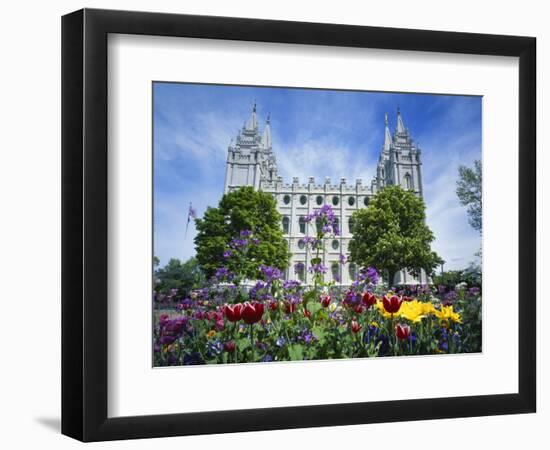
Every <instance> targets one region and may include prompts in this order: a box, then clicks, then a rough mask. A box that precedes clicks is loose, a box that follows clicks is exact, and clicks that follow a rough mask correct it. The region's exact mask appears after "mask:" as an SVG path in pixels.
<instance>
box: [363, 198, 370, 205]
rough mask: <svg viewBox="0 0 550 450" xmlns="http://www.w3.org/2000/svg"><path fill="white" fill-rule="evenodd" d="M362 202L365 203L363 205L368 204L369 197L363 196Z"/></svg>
mask: <svg viewBox="0 0 550 450" xmlns="http://www.w3.org/2000/svg"><path fill="white" fill-rule="evenodd" d="M363 203H365V206H369V198H368V197H365V199H364V200H363Z"/></svg>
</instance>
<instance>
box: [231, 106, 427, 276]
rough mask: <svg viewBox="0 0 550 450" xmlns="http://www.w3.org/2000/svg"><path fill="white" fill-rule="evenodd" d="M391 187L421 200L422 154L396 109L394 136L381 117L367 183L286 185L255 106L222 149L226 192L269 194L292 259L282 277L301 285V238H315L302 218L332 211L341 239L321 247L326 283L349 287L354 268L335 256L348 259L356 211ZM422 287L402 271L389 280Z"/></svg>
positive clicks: (304, 269)
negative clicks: (381, 136)
mask: <svg viewBox="0 0 550 450" xmlns="http://www.w3.org/2000/svg"><path fill="white" fill-rule="evenodd" d="M396 184H397V185H400V186H402V187H403V188H404V189H409V190H412V191H413V192H414V193H415V194H416V195H418V196H420V197H421V198H422V197H423V190H422V162H421V150H420V148H419V147H418V145H417V144H416V143H415V142H414V141H413V139H412V137H411V135H410V133H409V130H408V129H407V128H406V127H405V125H404V122H403V118H402V117H401V113H400V111H399V108H398V109H397V124H396V127H395V131H394V132H393V134H392V133H391V132H390V128H389V124H388V115H387V114H386V115H385V131H384V143H383V144H382V148H381V149H380V156H379V158H378V165H377V169H376V175H375V177H374V178H373V179H372V181H371V182H370V184H363V181H362V180H361V179H358V180H355V182H353V183H348V180H346V178H344V177H342V178H340V180H338V181H335V180H331V179H330V178H329V177H325V178H324V179H323V180H322V181H319V180H316V179H315V177H313V176H311V177H309V179H308V180H304V181H301V180H299V179H298V178H297V177H294V178H293V179H292V181H291V182H290V183H289V182H285V181H284V180H283V178H282V177H281V176H279V175H278V173H277V159H276V156H275V153H274V151H273V143H272V140H271V127H270V120H269V116H268V118H267V120H266V122H265V125H264V127H263V130H260V127H259V125H258V118H257V113H256V105H254V107H253V109H252V112H251V115H250V118H249V119H248V121H247V122H245V124H244V125H243V128H242V129H241V130H239V132H238V134H237V137H236V139H235V141H232V142H231V143H230V145H229V147H228V150H227V163H226V171H225V193H227V192H231V191H232V190H235V189H237V188H239V187H240V186H253V187H254V188H255V189H258V190H262V191H264V192H268V193H270V194H272V195H273V197H274V198H275V200H276V202H277V207H278V210H279V212H280V214H281V216H282V224H281V226H282V227H283V231H284V234H285V238H286V239H287V241H288V248H289V251H290V253H291V255H292V257H291V261H290V266H289V268H288V269H287V273H286V274H285V275H286V277H288V278H296V277H298V278H299V279H301V280H302V281H303V282H305V283H309V282H310V281H311V279H312V274H310V273H309V271H308V269H309V267H308V264H309V259H310V257H311V256H310V255H308V254H306V252H307V246H306V245H305V243H304V241H303V238H304V237H305V236H307V235H309V236H314V235H315V230H314V227H315V223H313V222H311V223H309V224H308V223H306V222H305V221H304V217H305V216H307V215H308V214H310V213H311V212H313V211H315V209H316V208H319V207H321V206H322V205H323V204H330V205H331V206H332V208H333V210H334V213H335V215H336V217H337V218H338V222H339V226H340V234H341V235H340V236H338V237H337V238H334V239H331V240H329V241H328V242H326V243H325V255H324V265H325V267H327V269H328V270H327V273H326V274H325V279H326V280H327V281H328V280H329V279H334V280H335V281H336V282H337V283H338V284H342V285H349V284H351V282H352V281H353V280H354V279H355V277H356V274H357V267H356V266H355V265H354V264H346V265H344V266H342V265H341V264H340V263H339V262H340V255H345V256H346V257H347V255H348V244H349V241H350V239H351V237H352V235H353V222H352V220H351V215H352V214H353V212H354V211H356V210H357V209H359V208H364V207H366V206H368V204H369V200H370V199H371V197H373V196H374V195H375V194H376V192H377V191H378V190H379V189H380V188H382V187H384V186H387V185H396ZM295 272H296V273H295ZM327 277H330V278H327ZM426 282H427V278H426V274H425V273H422V274H421V275H420V277H419V278H414V277H413V276H412V275H410V274H409V273H407V272H406V271H405V270H402V271H401V272H398V273H397V274H396V276H395V279H394V280H393V284H394V285H397V284H415V283H426Z"/></svg>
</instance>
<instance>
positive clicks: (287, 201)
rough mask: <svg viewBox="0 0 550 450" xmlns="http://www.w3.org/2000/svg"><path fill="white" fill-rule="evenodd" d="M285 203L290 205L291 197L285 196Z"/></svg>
mask: <svg viewBox="0 0 550 450" xmlns="http://www.w3.org/2000/svg"><path fill="white" fill-rule="evenodd" d="M283 202H284V204H285V205H288V204H289V203H290V195H285V196H284V197H283Z"/></svg>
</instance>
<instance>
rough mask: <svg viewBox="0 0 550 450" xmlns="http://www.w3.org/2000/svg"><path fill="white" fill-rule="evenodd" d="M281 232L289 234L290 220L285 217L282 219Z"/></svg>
mask: <svg viewBox="0 0 550 450" xmlns="http://www.w3.org/2000/svg"><path fill="white" fill-rule="evenodd" d="M283 232H284V233H285V234H288V233H289V232H290V219H289V218H288V217H287V216H284V217H283Z"/></svg>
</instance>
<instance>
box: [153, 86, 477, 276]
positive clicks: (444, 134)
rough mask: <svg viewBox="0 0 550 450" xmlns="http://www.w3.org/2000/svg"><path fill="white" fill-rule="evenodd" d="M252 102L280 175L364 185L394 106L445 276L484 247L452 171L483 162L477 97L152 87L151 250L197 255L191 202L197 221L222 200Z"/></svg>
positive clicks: (393, 115)
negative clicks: (231, 151)
mask: <svg viewBox="0 0 550 450" xmlns="http://www.w3.org/2000/svg"><path fill="white" fill-rule="evenodd" d="M254 102H256V103H257V111H258V118H259V122H260V127H261V128H263V126H264V123H265V119H266V117H267V115H268V114H269V115H270V117H271V131H272V136H273V148H274V152H275V154H276V156H277V163H278V169H279V173H280V175H282V176H283V178H284V179H285V181H287V182H289V181H290V180H291V178H292V177H294V176H298V177H299V178H300V180H301V181H302V180H303V181H304V182H305V181H306V180H307V178H308V177H309V176H315V177H316V179H317V180H323V179H324V177H325V176H330V177H332V179H333V180H339V179H340V178H341V177H347V179H348V183H352V182H353V183H354V182H355V179H356V178H362V179H363V183H364V184H367V183H370V180H371V179H372V177H373V176H374V174H375V167H376V163H377V160H378V155H379V153H380V149H381V146H382V143H383V140H384V113H385V112H387V113H388V115H389V122H390V130H391V131H392V132H393V129H394V128H395V124H396V110H397V107H398V106H399V107H400V109H401V115H402V118H403V120H404V122H405V126H406V127H407V128H409V130H410V131H411V133H412V136H413V138H414V139H415V141H416V142H417V143H418V144H419V146H420V147H421V149H422V161H423V181H424V200H425V202H426V206H427V221H428V225H429V226H430V228H431V229H432V231H433V232H434V234H435V236H436V241H435V242H434V244H433V248H434V250H436V251H437V252H438V253H439V255H440V256H441V257H442V258H443V259H444V260H445V261H446V265H445V269H453V268H463V267H466V266H467V265H468V263H469V262H470V261H472V260H474V253H476V252H477V251H478V250H479V248H480V246H481V238H480V236H479V234H478V233H477V232H476V231H475V230H473V229H472V228H471V227H470V225H469V224H468V217H467V215H466V208H464V207H462V206H460V204H459V203H458V199H457V197H456V194H455V186H456V179H457V173H458V166H459V165H461V164H465V165H472V163H473V161H474V160H475V159H480V158H481V98H480V97H470V96H450V95H432V94H403V93H386V92H359V91H334V90H318V89H286V88H269V87H246V86H221V85H201V84H180V83H154V86H153V104H154V106H153V127H154V138H153V141H154V201H155V207H154V223H155V234H154V241H155V242H154V247H155V254H156V255H157V256H158V257H159V258H160V260H161V264H165V263H166V262H167V261H168V259H169V258H171V257H177V258H182V259H187V258H189V257H190V256H192V255H193V254H194V246H193V238H194V236H195V228H194V226H193V222H191V223H190V225H189V231H188V233H187V237H185V226H186V223H187V211H188V206H189V202H192V203H193V207H194V208H195V209H196V210H197V213H198V215H199V216H200V215H201V214H202V213H203V212H204V210H205V209H206V207H207V206H215V205H217V203H218V201H219V198H220V197H221V195H222V194H223V183H224V176H225V160H226V155H227V147H228V145H229V142H230V140H231V139H232V138H233V139H234V138H235V136H236V135H237V131H238V130H239V129H240V128H241V127H242V125H243V123H244V122H245V121H246V120H247V119H248V117H249V116H250V112H251V109H252V105H253V104H254Z"/></svg>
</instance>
